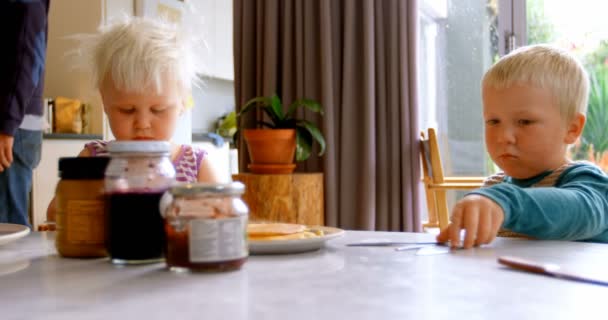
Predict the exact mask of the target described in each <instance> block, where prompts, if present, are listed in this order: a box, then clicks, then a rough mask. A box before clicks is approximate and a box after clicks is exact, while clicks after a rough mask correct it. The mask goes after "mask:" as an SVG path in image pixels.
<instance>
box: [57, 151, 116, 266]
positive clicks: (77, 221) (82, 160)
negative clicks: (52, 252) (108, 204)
mask: <svg viewBox="0 0 608 320" xmlns="http://www.w3.org/2000/svg"><path fill="white" fill-rule="evenodd" d="M109 160H110V159H109V158H107V157H95V158H92V157H79V158H60V159H59V177H60V178H61V179H60V180H59V183H58V184H57V188H56V189H55V199H56V200H55V201H56V208H57V211H56V212H57V214H56V216H55V218H56V220H57V221H56V222H57V234H56V236H55V247H56V248H57V252H59V254H60V255H62V256H64V257H83V258H84V257H105V256H107V255H108V253H107V251H106V248H105V223H106V219H105V209H104V187H103V183H104V181H103V178H104V171H105V169H106V166H107V165H108V161H109Z"/></svg>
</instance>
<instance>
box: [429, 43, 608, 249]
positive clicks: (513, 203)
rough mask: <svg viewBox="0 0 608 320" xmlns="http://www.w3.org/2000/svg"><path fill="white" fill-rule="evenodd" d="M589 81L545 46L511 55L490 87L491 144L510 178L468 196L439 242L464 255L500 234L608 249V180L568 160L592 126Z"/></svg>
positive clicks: (487, 82) (491, 181) (493, 73)
mask: <svg viewBox="0 0 608 320" xmlns="http://www.w3.org/2000/svg"><path fill="white" fill-rule="evenodd" d="M588 91H589V80H588V77H587V74H586V72H585V70H584V69H583V67H582V66H581V64H580V63H579V62H578V61H577V60H576V59H575V58H573V57H572V56H570V55H569V54H568V53H566V52H564V51H562V50H560V49H557V48H553V47H550V46H545V45H535V46H528V47H523V48H520V49H518V50H515V51H513V52H512V53H510V54H508V55H506V56H505V57H503V58H502V59H500V61H498V62H497V63H496V64H495V65H494V66H492V67H491V68H490V69H489V70H488V71H487V72H486V74H485V76H484V78H483V81H482V99H483V117H484V122H485V125H484V127H485V143H486V147H487V150H488V152H489V154H490V157H491V158H492V160H493V161H494V162H495V163H496V164H497V165H498V166H499V167H500V168H501V169H502V170H503V172H501V173H499V174H497V175H494V176H491V177H489V178H488V179H486V183H485V187H484V188H481V189H478V190H475V191H473V192H471V193H469V194H467V195H466V196H465V197H464V198H463V199H462V200H460V201H459V202H458V203H457V204H456V205H455V207H454V208H453V210H452V216H451V223H450V225H449V226H448V227H447V228H446V229H444V230H442V231H441V232H440V234H439V235H438V236H437V240H438V241H442V242H445V241H450V243H451V245H452V246H454V247H455V246H460V245H461V244H460V231H461V230H462V229H464V230H465V238H464V243H463V246H464V248H471V247H472V246H477V245H481V244H486V243H490V242H491V241H492V240H494V238H495V237H496V235H497V233H498V231H499V229H500V228H504V229H507V230H510V231H513V232H516V233H520V234H523V235H526V236H529V237H532V238H536V239H559V240H588V241H597V242H608V177H607V176H606V174H605V173H604V172H602V170H601V169H599V168H598V167H596V166H594V165H593V164H591V163H588V162H572V161H570V160H569V159H568V158H567V152H566V151H567V148H568V145H570V144H573V143H574V142H576V140H577V139H578V138H579V137H580V135H581V134H582V132H583V128H584V125H585V112H586V109H587V97H588Z"/></svg>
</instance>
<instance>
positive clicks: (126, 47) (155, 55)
mask: <svg viewBox="0 0 608 320" xmlns="http://www.w3.org/2000/svg"><path fill="white" fill-rule="evenodd" d="M79 40H80V43H81V45H80V48H79V50H78V56H79V57H80V58H82V59H81V61H80V62H81V63H82V64H84V65H85V67H86V68H88V69H89V70H90V71H91V73H92V74H93V81H94V85H95V87H97V88H99V87H101V85H102V83H103V82H104V81H105V80H106V77H108V76H111V77H112V78H111V79H108V80H112V81H113V82H114V85H115V86H116V88H118V89H121V90H124V91H127V92H137V93H142V92H143V91H144V90H145V89H147V88H150V87H154V88H155V90H156V93H162V92H163V90H166V89H167V88H163V87H162V86H163V82H164V81H177V85H178V86H177V88H178V89H180V90H183V91H184V92H182V93H183V94H186V95H188V93H189V92H190V90H191V89H192V84H197V83H198V81H199V80H198V77H197V73H198V72H199V71H200V65H199V64H198V63H197V59H196V58H197V57H196V53H195V52H196V47H195V42H194V41H193V39H192V38H188V37H186V35H184V34H182V33H181V32H180V30H179V28H178V27H177V25H174V24H169V23H167V22H164V21H161V20H153V19H150V18H142V17H123V18H122V19H121V20H119V21H117V22H114V23H112V24H110V25H108V26H105V27H100V28H99V30H98V32H97V33H96V34H92V35H86V36H81V37H80V39H79Z"/></svg>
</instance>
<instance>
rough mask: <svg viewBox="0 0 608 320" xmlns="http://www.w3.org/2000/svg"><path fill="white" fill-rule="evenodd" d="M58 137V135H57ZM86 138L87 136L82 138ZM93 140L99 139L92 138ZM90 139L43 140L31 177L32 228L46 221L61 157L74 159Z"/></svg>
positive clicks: (57, 177) (35, 228)
mask: <svg viewBox="0 0 608 320" xmlns="http://www.w3.org/2000/svg"><path fill="white" fill-rule="evenodd" d="M57 136H60V135H57ZM82 137H83V138H86V137H87V136H82ZM93 138H101V136H100V137H93ZM91 140H92V139H44V140H43V141H42V157H41V158H40V163H39V164H38V167H37V168H36V169H34V173H33V176H32V202H31V206H32V221H31V223H32V227H33V230H37V229H38V226H39V225H40V224H42V223H44V221H45V220H46V209H47V207H48V205H49V203H50V202H51V200H52V199H53V197H54V195H55V186H57V182H58V181H59V175H58V173H59V172H58V163H59V158H61V157H75V156H77V155H78V154H79V153H80V151H81V150H82V149H83V148H84V145H85V143H87V142H89V141H91Z"/></svg>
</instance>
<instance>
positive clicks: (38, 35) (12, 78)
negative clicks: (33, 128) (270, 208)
mask: <svg viewBox="0 0 608 320" xmlns="http://www.w3.org/2000/svg"><path fill="white" fill-rule="evenodd" d="M48 8H49V0H2V1H0V39H2V50H1V52H0V133H4V134H9V135H14V133H15V131H16V130H17V128H18V127H19V125H20V124H21V121H22V120H23V117H24V115H25V114H33V115H42V113H43V112H42V111H43V110H42V95H43V88H44V66H45V60H46V46H47V24H48V23H47V21H48Z"/></svg>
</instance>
